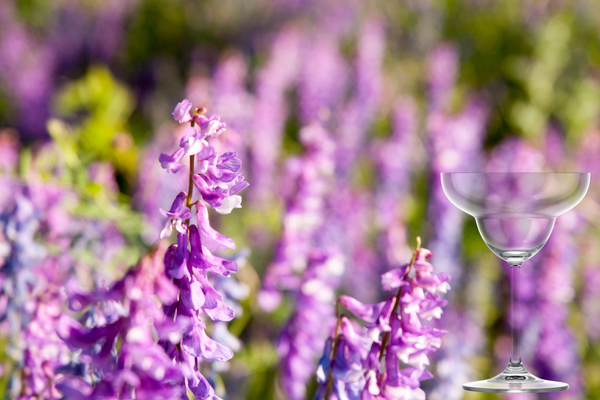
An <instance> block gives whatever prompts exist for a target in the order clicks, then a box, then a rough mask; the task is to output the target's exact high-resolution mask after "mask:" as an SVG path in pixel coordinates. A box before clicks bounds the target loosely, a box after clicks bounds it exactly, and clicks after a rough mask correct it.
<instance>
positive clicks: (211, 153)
mask: <svg viewBox="0 0 600 400" xmlns="http://www.w3.org/2000/svg"><path fill="white" fill-rule="evenodd" d="M191 108H192V106H191V104H190V103H189V101H187V100H184V101H182V102H181V103H179V104H178V105H177V106H176V107H175V110H174V111H173V113H172V115H173V118H174V119H175V120H176V121H178V122H180V123H187V122H189V123H190V127H188V128H187V129H186V131H185V134H184V136H183V138H182V139H181V141H180V143H179V149H178V150H176V151H175V152H174V153H173V154H171V155H167V154H161V155H160V157H159V161H160V163H161V166H162V167H163V168H164V169H166V170H167V171H168V172H171V173H177V172H178V171H179V170H180V169H181V168H183V165H182V163H181V162H180V161H181V160H182V159H183V157H184V156H186V155H187V156H189V157H190V169H189V172H190V174H189V185H190V193H189V195H188V194H186V193H185V192H181V193H179V195H177V196H176V198H175V200H174V201H173V204H172V206H171V208H170V210H168V211H165V210H161V212H162V214H163V215H164V216H165V217H167V221H166V224H165V226H164V228H163V230H162V232H161V234H160V235H161V238H165V237H169V236H171V234H172V233H173V230H174V229H175V230H176V231H177V242H176V243H175V244H172V245H170V246H168V248H166V245H164V246H163V244H160V245H159V247H158V250H157V251H156V253H155V254H154V255H153V256H152V257H151V258H145V259H143V260H142V262H141V263H140V265H139V266H137V267H135V268H132V269H130V270H129V271H128V272H127V274H126V276H125V277H124V278H123V279H121V280H119V281H117V282H116V283H114V284H113V285H112V286H111V287H110V288H109V289H106V288H100V289H97V290H95V291H93V292H91V293H84V292H82V291H80V290H78V289H76V287H75V285H74V284H73V283H71V284H70V285H69V287H68V290H67V292H68V294H69V301H70V306H71V308H72V309H73V310H74V311H79V310H82V309H84V308H85V307H91V308H90V309H89V311H88V312H87V313H86V314H84V319H83V323H81V322H78V321H75V320H73V319H71V318H70V317H67V316H64V317H63V320H64V321H63V324H62V325H61V330H60V332H59V333H60V334H61V337H62V338H63V339H64V340H65V342H67V343H68V344H69V345H70V346H71V347H72V348H73V349H79V351H80V356H79V364H75V365H73V366H72V369H73V370H75V371H81V370H84V371H87V373H86V374H80V375H83V376H81V377H77V376H75V375H73V376H69V377H67V378H64V379H63V380H62V381H61V382H60V384H59V386H57V388H58V389H59V390H61V391H62V392H63V394H64V395H65V396H66V397H67V398H73V399H79V398H81V399H83V398H123V396H125V397H126V398H148V399H164V398H187V392H188V391H191V392H192V393H193V394H194V395H195V396H196V398H197V399H210V400H213V399H218V397H217V396H216V395H215V391H214V389H213V387H212V386H211V385H210V383H209V381H208V379H207V378H206V377H205V376H203V375H202V374H201V373H200V370H199V362H201V361H227V360H228V359H230V358H231V357H232V356H233V352H232V350H231V349H229V348H228V347H226V346H224V345H223V344H221V343H219V342H217V341H215V340H213V339H212V338H210V337H209V336H208V335H207V333H206V329H207V322H208V321H207V319H210V320H212V321H230V320H231V319H233V317H234V311H233V308H232V307H231V306H230V305H229V304H227V302H226V301H225V299H224V298H223V295H221V294H220V293H218V292H217V290H215V282H217V283H218V280H216V278H215V277H216V276H229V275H230V274H231V273H233V272H236V271H237V269H238V266H237V264H236V262H235V261H232V260H227V259H224V258H220V257H218V256H216V255H214V254H213V252H215V251H217V250H221V249H226V248H229V249H232V248H235V244H234V243H233V241H232V240H231V239H230V238H228V237H226V236H223V235H221V234H220V233H218V232H217V231H215V230H214V229H213V228H212V227H211V226H210V223H209V214H208V207H211V208H213V209H215V210H216V211H217V212H219V213H221V214H227V213H230V212H231V210H232V209H233V208H239V207H241V197H240V196H239V195H238V194H237V193H238V192H239V191H240V190H242V189H244V188H245V187H247V186H248V183H247V182H245V181H244V180H243V179H244V178H243V177H242V176H241V174H240V173H239V169H240V167H241V162H240V160H239V159H238V158H237V157H236V154H235V153H232V152H226V153H223V154H219V153H217V152H216V151H215V148H214V147H213V146H211V145H209V143H208V142H207V141H206V139H207V138H209V137H216V136H218V135H219V134H221V133H222V132H223V131H224V130H225V125H224V124H223V123H222V122H220V119H219V117H218V116H212V117H210V118H207V117H206V116H204V115H203V113H204V111H205V110H203V109H200V110H199V109H196V110H195V112H194V113H193V114H191V113H190V111H191ZM194 186H195V187H196V189H197V190H198V192H199V193H200V195H201V198H200V199H198V200H196V201H195V202H193V203H192V193H191V189H193V187H194ZM192 206H195V208H196V212H195V216H196V221H197V224H191V223H190V220H191V219H192V213H191V207H192ZM163 247H164V248H163ZM221 286H224V285H221ZM231 290H232V289H231V288H230V289H229V291H231ZM154 296H156V297H158V299H159V300H160V302H161V303H162V308H161V307H160V306H158V305H157V303H156V301H155V300H154ZM225 330H226V329H225ZM213 331H214V332H215V333H218V334H220V336H221V337H225V338H228V336H226V335H225V334H224V332H223V329H222V327H221V328H218V327H217V325H215V326H213ZM81 365H83V367H82V366H81Z"/></svg>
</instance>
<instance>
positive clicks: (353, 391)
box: [315, 240, 450, 400]
mask: <svg viewBox="0 0 600 400" xmlns="http://www.w3.org/2000/svg"><path fill="white" fill-rule="evenodd" d="M418 243H419V244H418V246H417V250H415V252H414V253H413V258H412V260H411V262H410V263H409V264H407V265H405V266H403V267H401V268H398V269H396V270H392V271H389V272H387V273H386V274H384V275H382V282H388V283H389V284H388V287H389V288H393V289H394V292H393V294H391V295H390V296H389V297H388V299H387V300H386V301H384V302H381V303H378V304H363V303H361V302H360V301H358V300H356V299H354V298H352V297H350V296H341V297H340V299H339V300H338V304H340V305H343V306H345V307H346V308H347V309H348V310H349V311H351V312H352V313H353V314H355V315H356V316H357V317H359V318H361V319H363V320H364V321H366V322H367V324H366V325H365V326H364V327H363V328H361V327H359V326H358V324H356V323H354V322H352V321H351V320H350V319H348V317H346V316H345V315H343V314H341V315H340V316H338V323H337V327H336V329H335V331H334V333H333V335H332V336H331V337H330V338H329V339H328V340H327V342H326V345H325V349H324V353H323V356H322V357H321V360H320V361H319V368H318V369H317V382H318V384H319V387H318V389H317V393H316V396H315V400H326V399H329V398H330V396H331V395H333V397H331V398H337V399H357V400H358V399H360V400H391V399H394V400H395V399H425V392H423V390H422V389H421V388H420V382H421V381H423V380H426V379H431V378H432V377H433V375H432V374H431V373H430V372H429V371H428V370H427V369H426V367H427V365H429V358H428V354H431V353H433V352H435V351H437V349H438V348H439V347H440V346H441V337H442V336H443V335H444V334H445V333H446V331H443V330H440V329H436V328H434V327H431V326H427V325H422V324H421V318H423V319H426V320H429V319H431V318H436V319H439V318H440V316H441V307H443V306H445V305H446V301H445V300H443V299H439V297H438V296H437V295H435V294H434V292H435V291H440V289H442V288H443V289H444V290H447V289H449V286H448V284H447V281H448V280H449V279H450V277H449V276H448V275H447V274H443V273H442V274H438V275H434V274H433V273H432V272H433V267H432V266H431V264H429V263H428V262H426V261H425V259H426V258H429V257H431V256H432V254H431V252H430V251H429V250H427V249H424V248H419V245H420V240H418ZM433 309H435V310H436V311H435V312H432V311H431V310H433ZM438 309H439V310H438ZM402 364H404V365H405V366H404V367H401V365H402Z"/></svg>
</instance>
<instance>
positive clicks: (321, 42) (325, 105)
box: [298, 31, 347, 125]
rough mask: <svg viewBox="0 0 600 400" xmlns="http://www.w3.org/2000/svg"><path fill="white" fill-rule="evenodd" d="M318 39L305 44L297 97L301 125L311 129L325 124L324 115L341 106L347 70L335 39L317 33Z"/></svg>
mask: <svg viewBox="0 0 600 400" xmlns="http://www.w3.org/2000/svg"><path fill="white" fill-rule="evenodd" d="M315 36H316V37H315V38H314V39H313V40H308V41H306V42H305V43H304V46H305V47H304V49H303V53H304V57H303V64H302V69H301V71H300V82H299V87H298V92H299V93H298V97H299V101H300V121H301V123H302V124H303V125H308V124H310V123H312V122H314V121H319V122H323V120H324V119H326V117H325V118H323V113H331V112H332V111H334V109H335V108H336V106H337V105H338V104H340V102H341V100H342V96H343V94H344V90H345V87H346V75H347V67H346V64H345V62H344V59H343V58H342V56H341V54H340V52H339V50H338V43H337V40H336V37H335V36H333V35H330V34H327V33H326V32H322V31H320V32H315Z"/></svg>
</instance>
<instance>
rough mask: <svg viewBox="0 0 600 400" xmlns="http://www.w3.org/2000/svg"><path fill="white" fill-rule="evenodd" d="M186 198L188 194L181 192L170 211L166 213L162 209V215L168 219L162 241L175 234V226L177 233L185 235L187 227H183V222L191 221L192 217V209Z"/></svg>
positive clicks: (162, 233) (161, 235)
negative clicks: (186, 202)
mask: <svg viewBox="0 0 600 400" xmlns="http://www.w3.org/2000/svg"><path fill="white" fill-rule="evenodd" d="M186 197H187V194H186V193H185V192H180V193H179V194H178V195H177V197H176V198H175V201H173V204H172V205H171V209H170V210H169V211H165V210H163V209H162V208H161V209H160V213H161V214H162V215H164V216H165V217H167V218H168V219H167V222H166V223H165V227H164V228H163V230H162V232H161V233H160V238H161V239H164V238H167V237H170V236H171V233H173V226H175V229H177V232H179V233H185V231H186V227H185V226H184V225H182V222H183V221H185V220H187V219H190V218H191V216H192V214H191V213H190V209H189V208H188V207H187V206H186V204H185V200H186Z"/></svg>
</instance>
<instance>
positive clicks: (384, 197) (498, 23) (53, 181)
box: [0, 0, 600, 400]
mask: <svg viewBox="0 0 600 400" xmlns="http://www.w3.org/2000/svg"><path fill="white" fill-rule="evenodd" d="M598 15H600V3H598V2H597V1H594V0H580V1H577V2H569V1H563V0H524V1H520V2H519V1H514V0H496V1H490V0H402V1H391V0H390V1H388V0H380V1H375V2H373V1H360V0H347V1H342V0H320V1H315V0H270V1H269V0H198V1H191V0H160V1H159V0H118V1H117V0H103V1H99V0H98V1H96V0H79V1H76V0H56V1H52V2H49V1H44V0H18V1H17V0H3V1H1V2H0V170H1V171H2V175H1V176H0V192H1V193H0V204H2V207H3V210H4V211H3V214H2V215H3V217H2V227H3V230H4V232H5V233H3V234H2V235H3V236H2V238H1V239H2V240H3V243H4V244H3V245H1V246H0V247H1V248H0V253H2V254H0V255H1V256H2V257H6V250H5V249H6V243H8V242H10V241H11V240H12V241H14V242H18V243H21V244H20V246H21V248H20V249H21V250H19V251H22V254H23V256H22V257H30V258H31V257H33V258H35V257H39V256H40V254H59V253H60V254H62V256H61V257H62V258H61V260H62V259H63V258H65V257H67V256H66V255H65V254H68V260H63V261H64V263H65V265H68V267H66V269H65V271H68V272H65V276H63V277H61V278H60V279H62V281H61V280H60V279H59V278H57V279H58V281H57V282H56V285H58V286H60V285H61V282H63V283H64V281H65V280H66V279H67V276H71V275H73V276H76V278H77V280H78V281H79V282H80V283H81V284H82V285H87V286H88V287H93V286H95V285H98V282H108V281H110V280H113V279H117V278H118V277H119V276H121V275H122V273H123V271H125V269H126V268H127V266H129V265H132V264H133V263H135V262H136V260H137V259H138V258H139V257H140V255H141V254H143V253H144V252H145V251H146V250H147V249H148V248H149V246H151V245H152V243H153V242H155V241H156V240H157V239H158V235H159V232H160V230H161V229H162V226H163V225H164V217H163V216H162V215H161V214H160V213H159V211H158V209H159V207H160V208H163V209H168V208H169V207H170V205H171V202H172V200H173V198H174V197H175V196H176V194H177V193H178V192H180V191H182V190H187V176H186V175H187V174H186V173H179V174H177V175H172V174H167V173H166V172H165V171H164V170H162V169H161V168H160V163H159V162H158V156H159V154H160V153H161V152H165V153H169V154H170V153H171V152H173V151H174V150H175V149H176V147H177V143H178V140H179V138H180V137H181V136H182V135H183V132H182V130H181V128H180V127H179V126H178V124H177V123H175V122H174V121H173V120H172V118H171V115H170V113H171V111H172V110H173V107H174V106H175V104H176V103H177V102H179V101H181V100H182V99H183V98H187V99H189V100H190V101H191V102H192V104H194V106H195V107H206V108H207V109H208V110H209V115H210V114H213V113H215V114H219V115H221V117H222V120H223V121H224V122H226V123H227V126H228V130H227V132H226V133H224V134H223V135H222V136H221V137H220V138H219V146H221V147H220V148H221V149H224V150H230V151H237V152H238V153H239V156H240V158H241V159H242V161H243V167H242V168H243V170H244V175H245V177H246V180H247V181H248V182H250V187H249V188H248V189H246V190H245V191H244V192H243V193H242V195H243V197H244V201H243V208H242V209H240V210H237V209H236V210H234V212H233V213H232V214H230V215H227V216H220V215H218V214H215V215H214V216H213V215H212V214H211V218H212V220H213V225H215V226H216V227H217V228H218V229H219V230H220V231H221V232H222V233H224V234H226V235H228V236H230V237H232V238H233V239H234V241H235V242H236V244H237V248H238V249H247V250H243V255H244V257H245V256H246V255H247V257H248V262H247V263H246V265H245V266H244V267H243V268H241V269H240V272H239V273H238V274H237V277H236V279H237V281H236V282H237V283H239V285H238V286H236V288H234V289H232V293H237V294H236V296H237V301H238V307H237V310H236V315H237V316H236V319H235V320H234V321H232V322H231V323H229V327H228V329H229V332H231V334H233V335H234V336H235V337H237V338H239V340H241V342H237V339H232V338H230V340H232V341H234V342H235V343H237V344H236V345H235V347H236V348H234V350H235V352H236V355H235V357H234V358H233V360H232V361H230V362H229V363H228V364H226V365H215V366H214V367H211V368H213V369H214V371H215V375H214V382H215V385H216V386H217V393H220V394H221V395H222V397H224V398H227V399H232V400H233V399H235V400H237V399H286V398H293V399H296V398H298V399H300V398H307V399H309V398H312V395H313V393H314V390H315V388H316V383H315V378H314V372H315V371H316V360H317V359H318V357H319V356H320V353H321V349H322V346H323V343H324V340H325V337H326V336H327V334H328V333H329V332H328V330H329V329H330V322H331V321H329V320H327V318H329V319H331V317H332V315H333V313H334V305H333V303H332V302H324V303H322V304H321V305H319V307H321V308H322V311H323V312H324V315H326V316H327V318H325V319H324V320H323V326H322V327H318V329H317V328H315V327H310V328H314V329H317V330H319V329H320V330H321V331H322V332H321V333H322V334H321V338H322V340H321V341H317V343H312V344H307V343H303V344H302V343H301V344H298V343H299V342H294V340H295V339H294V340H287V341H286V342H285V343H286V345H285V346H281V345H280V344H281V341H280V340H279V338H280V337H282V336H281V335H282V334H283V335H284V336H286V335H287V336H288V337H292V336H293V337H295V336H294V335H296V336H297V335H300V334H301V333H302V332H301V331H302V329H305V330H306V329H309V326H307V325H306V324H304V325H303V324H302V321H300V323H299V322H298V318H295V316H296V315H297V313H298V311H302V310H299V308H300V307H301V306H302V304H301V303H299V302H297V301H296V299H297V292H298V287H297V285H296V286H295V285H294V284H293V283H290V279H286V277H285V276H283V277H282V276H281V274H279V275H278V272H277V271H278V266H281V265H282V264H286V263H287V264H289V265H292V266H294V265H296V266H297V265H302V263H304V264H306V258H307V254H308V253H307V251H308V250H307V249H306V248H307V247H308V248H310V246H311V245H312V244H313V243H314V242H319V243H326V244H327V246H330V247H335V249H336V251H338V252H339V254H340V255H341V257H342V259H343V262H342V265H343V272H340V273H339V274H337V275H336V276H335V277H334V278H335V279H331V280H327V285H328V287H329V288H330V289H331V290H333V291H334V292H335V293H336V295H339V294H342V293H346V294H350V295H352V296H354V297H356V298H358V299H360V300H362V301H365V302H376V301H380V300H382V299H383V298H384V297H383V293H381V289H380V284H379V275H380V274H381V273H383V272H385V271H386V270H388V269H390V268H393V267H397V266H399V265H401V264H403V263H406V262H408V261H409V260H410V255H411V251H412V250H411V248H413V247H414V245H415V237H416V236H420V237H421V238H422V240H423V246H424V247H426V248H429V249H430V250H432V252H433V254H434V257H433V259H432V264H433V265H434V267H435V268H436V271H437V272H440V271H445V272H448V273H450V275H451V276H452V281H451V282H450V283H451V286H452V291H451V292H450V293H448V295H447V296H446V297H447V298H448V299H449V301H450V304H449V305H448V306H447V307H446V308H445V310H444V311H445V313H444V315H443V316H442V318H441V320H440V321H439V322H437V323H436V324H437V325H438V326H440V327H442V328H444V329H446V330H448V331H449V333H448V334H447V335H446V336H445V337H444V339H443V344H442V347H441V349H440V350H439V351H438V352H437V353H436V354H434V355H433V356H432V357H431V359H432V365H431V366H430V367H429V369H430V370H431V372H432V373H433V375H434V376H435V378H434V379H432V380H429V381H425V382H423V383H422V387H423V389H424V390H425V391H426V393H427V398H428V399H440V400H441V399H448V400H452V399H457V400H458V399H474V398H478V399H484V398H485V399H496V398H505V397H506V396H499V395H494V394H487V395H486V394H474V393H469V392H464V391H463V390H462V388H461V384H462V383H463V382H466V381H470V380H477V379H484V378H488V377H491V376H493V375H495V374H496V373H498V372H500V371H501V369H503V368H504V366H505V364H506V362H507V361H508V355H509V352H510V325H509V315H508V313H507V309H508V307H507V305H508V299H509V293H510V282H509V280H508V275H507V274H506V272H507V271H508V270H507V268H506V266H503V265H502V264H501V263H500V261H499V259H497V258H496V257H495V256H494V255H493V254H492V253H491V251H489V250H488V249H487V247H486V246H485V244H484V242H483V241H482V239H481V237H480V236H479V232H478V231H477V227H476V225H475V222H474V220H473V219H472V218H471V217H469V216H467V215H465V214H463V213H462V212H460V211H459V210H458V209H456V208H455V207H454V206H452V205H451V204H450V203H449V201H448V200H446V197H445V196H444V194H443V192H442V191H441V185H440V181H439V173H440V172H444V171H484V170H485V171H588V172H591V173H592V187H591V188H590V191H589V193H588V195H587V197H586V198H585V199H584V201H583V202H582V203H581V204H580V205H579V206H578V207H577V208H575V209H574V210H572V211H570V212H569V213H567V214H565V215H563V216H562V217H560V218H559V219H558V220H557V225H556V227H555V229H554V232H553V234H552V236H551V239H550V241H549V242H548V244H547V245H546V246H545V248H544V249H543V250H542V251H541V252H540V253H539V254H538V255H536V256H535V257H534V258H533V259H532V260H531V261H529V262H527V263H525V265H524V267H523V269H522V285H521V292H520V293H519V294H518V297H519V298H520V300H521V310H522V313H521V315H522V318H523V324H522V326H520V327H518V328H519V329H520V330H521V331H522V335H523V344H522V353H523V359H524V362H525V365H526V366H527V367H528V368H529V369H530V371H532V372H534V373H536V374H538V375H541V376H542V377H543V378H547V379H553V380H560V381H565V382H568V383H569V384H570V385H571V389H570V390H568V391H566V392H560V393H556V394H553V395H547V394H540V395H520V396H519V399H537V398H539V399H546V398H559V399H583V398H598V397H600V290H599V289H598V287H600V253H599V251H598V248H599V247H598V239H599V238H600V231H599V229H598V228H599V221H600V219H599V218H600V185H599V184H598V182H597V178H596V176H597V175H596V174H597V173H598V172H600V157H599V156H600V19H598ZM321 128H322V129H324V130H325V131H326V133H327V134H328V135H330V138H331V144H330V145H328V146H322V147H321V148H319V146H317V145H315V144H314V143H311V142H310V140H307V139H303V137H308V136H310V131H311V130H315V129H321ZM303 132H304V133H303ZM307 170H310V171H312V172H311V173H310V174H305V173H303V172H306V171H307ZM311 174H312V175H311ZM15 182H18V187H19V189H18V190H15V189H14V185H15ZM315 185H316V187H315ZM14 199H18V200H19V202H21V203H19V204H20V206H19V207H21V208H19V210H25V211H21V212H20V213H16V214H15V213H14V212H13V211H14V209H13V210H12V211H10V210H9V211H10V212H13V214H14V215H13V216H9V215H8V214H7V213H8V211H7V207H9V206H8V205H10V204H12V202H13V200H14ZM22 199H27V200H22ZM23 204H27V206H24V205H23ZM27 210H29V211H27ZM15 215H16V216H15ZM31 215H37V217H35V218H36V221H37V222H35V223H33V222H32V223H31V224H30V225H26V224H28V223H29V222H27V221H29V219H27V218H30V216H31ZM28 216H29V217H28ZM11 218H16V219H15V220H16V221H18V222H19V223H20V224H21V225H19V226H27V227H29V228H23V229H22V230H20V231H19V232H21V233H20V234H19V235H21V236H19V235H17V236H15V235H12V236H11V234H10V232H12V231H10V230H9V229H8V228H7V227H10V226H12V225H10V224H11V222H10V221H12V220H11ZM32 218H33V217H32ZM7 232H8V233H7ZM40 246H41V247H43V249H40ZM19 254H21V253H19ZM238 256H239V254H238ZM6 265H8V264H6ZM7 268H9V267H6V266H5V267H4V275H2V276H4V278H6V276H8V275H9V272H10V271H9V272H7ZM294 268H295V269H294ZM280 269H281V268H279V270H280ZM290 271H292V275H293V276H295V277H296V278H297V279H300V280H302V271H303V267H302V266H301V267H298V268H296V267H293V268H291V269H290ZM288 272H289V271H288ZM23 279H24V281H23V282H25V283H26V282H33V281H34V280H35V279H36V278H35V276H27V277H26V278H23ZM1 282H2V280H0V283H1ZM7 282H8V281H7V280H6V279H4V287H3V289H2V290H3V292H1V293H2V296H0V314H3V315H4V317H3V319H2V322H1V323H0V328H1V329H0V337H1V338H0V359H1V360H2V364H1V368H0V375H2V378H0V394H1V393H4V397H7V398H13V397H16V396H15V393H12V392H11V391H10V387H11V385H10V384H9V383H10V380H11V375H12V372H13V371H15V370H16V369H17V368H19V365H20V364H19V363H21V362H22V361H21V359H20V356H19V352H18V351H16V350H15V349H18V348H23V342H22V339H19V335H20V333H19V332H21V330H22V329H26V327H27V321H26V320H25V319H23V320H21V319H19V318H24V317H19V316H18V315H17V313H13V314H11V313H10V312H9V311H10V307H9V306H7V304H12V303H10V302H9V300H8V298H20V297H19V296H21V297H23V296H25V297H27V296H26V294H27V293H29V292H28V290H29V289H27V285H26V284H25V283H23V282H21V281H19V282H18V283H17V284H15V285H12V283H11V285H12V286H11V285H8V284H7ZM11 282H12V281H11ZM21 283H22V284H21ZM9 286H10V288H9ZM13 286H14V287H13ZM20 291H22V292H20ZM274 294H276V296H278V301H271V300H272V296H273V295H274ZM27 295H28V294H27ZM269 296H271V297H269ZM234 297H235V296H234ZM11 301H12V300H11ZM23 304H29V303H27V300H26V299H25V300H23ZM7 308H8V311H7ZM16 319H19V321H18V322H15V320H16ZM294 321H296V322H294ZM326 321H328V322H326ZM328 324H329V325H328ZM15 326H19V327H20V328H15ZM282 332H283V333H282ZM313 339H314V338H313ZM313 339H311V340H313ZM290 343H292V344H291V345H290ZM294 343H296V344H294ZM19 346H21V347H19ZM231 346H232V347H234V345H231ZM290 346H291V347H292V348H293V347H294V346H297V348H296V349H295V350H294V349H290V348H291V347H290ZM302 346H304V347H302ZM293 351H297V352H298V353H299V354H300V359H301V361H302V362H299V361H298V362H295V361H294V360H296V359H294V358H293V355H291V353H293ZM290 357H291V358H290ZM296 361H297V360H296ZM288 375H289V376H288ZM286 379H287V381H286ZM290 380H292V381H294V382H295V384H296V385H299V386H300V387H304V388H306V389H305V390H304V392H303V391H302V390H300V391H299V392H297V391H296V392H294V393H293V394H290V392H289V381H290ZM282 382H283V383H282ZM285 382H288V383H285ZM225 393H226V394H225ZM17 395H18V393H17ZM0 397H2V396H0Z"/></svg>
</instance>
